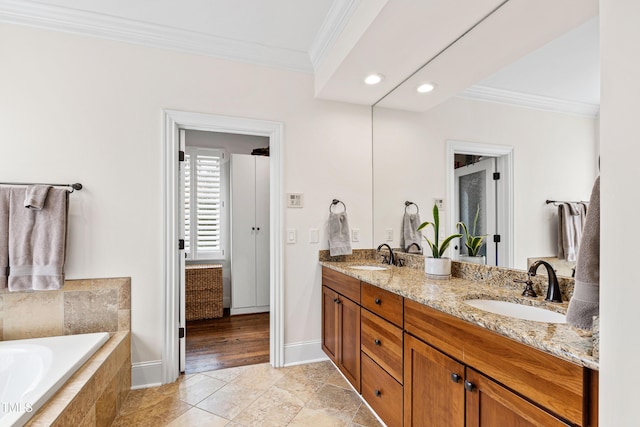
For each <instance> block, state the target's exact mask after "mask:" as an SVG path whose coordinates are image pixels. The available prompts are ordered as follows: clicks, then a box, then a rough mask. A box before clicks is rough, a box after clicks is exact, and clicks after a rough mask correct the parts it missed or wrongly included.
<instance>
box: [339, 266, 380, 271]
mask: <svg viewBox="0 0 640 427" xmlns="http://www.w3.org/2000/svg"><path fill="white" fill-rule="evenodd" d="M349 268H353V269H354V270H368V271H382V270H388V269H389V267H379V266H377V265H354V266H351V267H349Z"/></svg>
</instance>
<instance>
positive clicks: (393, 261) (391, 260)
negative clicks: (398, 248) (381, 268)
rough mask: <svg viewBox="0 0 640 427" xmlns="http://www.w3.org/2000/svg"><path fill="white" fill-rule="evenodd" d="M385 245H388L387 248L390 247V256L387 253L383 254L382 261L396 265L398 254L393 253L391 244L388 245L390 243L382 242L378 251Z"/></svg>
mask: <svg viewBox="0 0 640 427" xmlns="http://www.w3.org/2000/svg"><path fill="white" fill-rule="evenodd" d="M383 246H386V247H387V249H389V256H388V257H387V256H386V255H384V254H382V257H383V260H382V262H383V263H387V264H389V265H396V256H395V255H394V253H393V249H391V246H389V245H388V244H386V243H382V244H381V245H380V246H378V249H377V251H378V252H380V249H381V248H382V247H383Z"/></svg>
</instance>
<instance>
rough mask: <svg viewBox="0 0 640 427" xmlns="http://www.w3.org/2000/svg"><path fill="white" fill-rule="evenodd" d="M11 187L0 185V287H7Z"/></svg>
mask: <svg viewBox="0 0 640 427" xmlns="http://www.w3.org/2000/svg"><path fill="white" fill-rule="evenodd" d="M10 194H11V188H9V187H0V289H5V288H6V287H7V276H8V275H9V271H8V270H9V200H10V198H9V197H10Z"/></svg>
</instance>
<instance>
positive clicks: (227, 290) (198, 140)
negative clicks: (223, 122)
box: [185, 130, 269, 308]
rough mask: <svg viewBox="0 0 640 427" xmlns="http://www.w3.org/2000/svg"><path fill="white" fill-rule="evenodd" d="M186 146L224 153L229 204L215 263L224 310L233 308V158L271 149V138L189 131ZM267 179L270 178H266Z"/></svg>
mask: <svg viewBox="0 0 640 427" xmlns="http://www.w3.org/2000/svg"><path fill="white" fill-rule="evenodd" d="M185 134H186V135H185V143H186V145H187V147H204V148H218V149H221V150H224V151H225V153H226V157H225V159H224V161H223V162H222V177H223V187H222V189H221V191H222V197H223V199H224V200H226V201H227V203H226V204H225V206H224V208H223V209H222V211H223V218H224V219H225V221H223V223H222V236H223V240H222V241H223V246H222V249H223V250H224V254H225V255H224V257H223V258H221V259H216V260H214V261H213V262H214V263H215V264H220V265H222V294H223V297H222V299H223V306H224V307H225V308H228V307H230V306H231V305H230V304H231V222H230V221H231V217H230V216H229V215H231V203H230V201H231V198H230V194H231V190H230V184H231V173H230V171H231V168H230V167H229V166H230V164H231V163H230V162H231V154H251V152H252V151H253V150H254V149H256V148H264V147H268V146H269V138H267V137H265V136H253V135H235V134H230V133H219V132H202V131H198V130H187V131H186V132H185ZM267 179H268V178H267ZM207 263H211V261H187V264H207Z"/></svg>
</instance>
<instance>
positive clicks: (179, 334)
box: [178, 328, 184, 338]
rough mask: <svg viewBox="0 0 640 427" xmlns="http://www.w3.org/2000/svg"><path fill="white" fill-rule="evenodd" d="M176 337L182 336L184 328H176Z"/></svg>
mask: <svg viewBox="0 0 640 427" xmlns="http://www.w3.org/2000/svg"><path fill="white" fill-rule="evenodd" d="M178 338H184V328H178Z"/></svg>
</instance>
